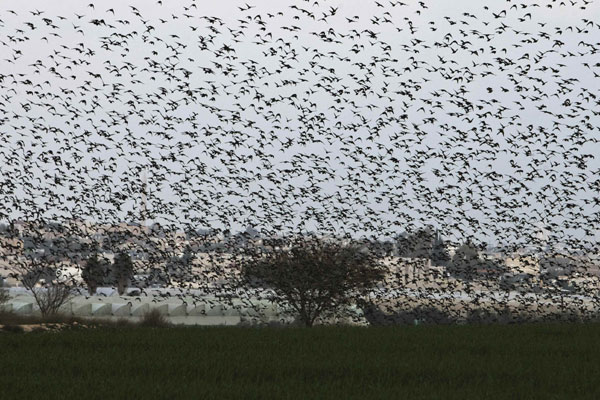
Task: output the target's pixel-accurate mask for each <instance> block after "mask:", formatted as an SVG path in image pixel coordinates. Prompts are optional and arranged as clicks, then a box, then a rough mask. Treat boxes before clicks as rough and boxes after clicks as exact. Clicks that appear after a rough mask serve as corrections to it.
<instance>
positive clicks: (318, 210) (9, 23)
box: [0, 0, 600, 243]
mask: <svg viewBox="0 0 600 400" xmlns="http://www.w3.org/2000/svg"><path fill="white" fill-rule="evenodd" d="M247 3H248V4H250V5H251V6H254V7H253V8H250V9H246V8H247V5H246V2H238V1H227V2H223V1H220V2H216V1H202V2H196V3H195V4H196V6H195V7H194V6H193V5H192V4H194V3H193V2H172V1H165V2H164V4H158V3H156V2H148V1H130V2H127V3H124V2H121V1H103V2H94V3H93V4H94V7H93V8H92V7H90V6H88V5H87V4H89V3H88V2H80V1H56V2H52V3H51V7H50V6H49V3H47V2H43V1H27V2H23V1H3V2H2V5H0V20H1V21H2V22H1V23H0V32H2V34H1V35H0V38H1V39H0V40H1V41H0V49H3V50H1V51H0V54H2V57H0V74H2V75H3V76H4V79H3V86H2V87H0V110H2V111H3V115H4V117H3V120H2V123H1V124H0V133H2V134H3V135H4V136H5V137H6V138H7V139H6V140H7V141H6V144H5V145H4V146H3V150H4V151H3V152H2V153H0V159H3V160H4V164H5V168H3V170H2V179H3V182H5V187H8V186H7V183H8V182H9V181H14V182H17V183H16V185H15V187H14V188H13V189H7V190H5V193H4V194H2V195H0V196H4V200H5V202H7V203H8V202H15V201H17V200H18V201H20V202H21V204H23V203H22V202H23V201H24V200H25V199H26V198H28V196H30V194H29V192H36V193H38V195H39V196H40V197H39V198H38V199H37V200H33V201H34V203H35V204H38V207H42V208H44V209H47V210H48V213H49V214H48V213H47V215H68V214H69V213H73V212H74V210H77V213H79V214H81V215H83V216H85V217H86V218H90V219H102V216H104V217H105V218H106V217H108V216H111V217H112V216H114V217H115V219H121V220H123V219H125V220H134V219H138V215H139V210H140V204H139V203H140V201H139V196H132V195H131V192H135V193H136V194H139V179H137V178H139V176H140V173H139V171H138V170H137V169H136V168H139V169H142V168H146V169H147V170H148V182H149V189H150V192H151V193H150V194H149V196H148V201H149V203H150V204H149V207H148V208H149V211H150V212H151V214H152V215H151V218H150V219H151V220H166V221H168V220H171V221H173V222H175V223H177V222H179V223H181V222H184V221H191V223H193V224H194V225H196V226H198V225H203V226H204V227H206V226H209V225H211V226H212V225H214V226H225V225H231V226H232V227H233V229H234V230H237V229H240V228H242V227H243V226H246V225H247V224H254V225H257V226H263V225H266V226H269V227H270V228H273V229H276V230H277V226H278V225H279V226H280V229H284V228H285V227H287V226H297V225H298V224H302V221H304V222H305V227H306V228H307V229H309V230H310V229H314V230H327V229H329V228H330V229H332V230H339V229H341V228H342V227H343V226H345V227H346V228H347V229H348V230H349V231H351V233H352V234H363V233H373V232H375V233H380V234H383V235H388V234H392V233H394V232H399V231H403V230H404V229H406V228H407V227H408V228H409V229H410V228H412V227H414V226H422V225H424V224H432V225H434V226H436V227H439V228H440V229H441V230H442V231H443V232H445V233H447V234H448V235H451V236H453V237H454V238H455V239H457V240H460V238H461V236H465V235H476V236H478V237H481V238H484V239H485V240H486V241H488V242H492V243H496V242H504V241H507V240H508V241H519V240H522V239H524V241H527V237H526V236H523V235H524V233H523V227H527V226H529V227H530V228H531V231H533V230H535V229H537V228H536V227H541V226H545V227H548V225H549V224H551V223H556V224H559V226H561V231H560V232H554V234H556V237H555V238H554V240H559V239H560V238H563V239H564V238H568V237H570V236H571V235H574V236H576V237H586V238H587V239H586V240H597V239H598V238H599V236H598V234H597V229H596V228H597V227H598V226H599V225H600V219H599V211H598V207H597V206H596V207H594V206H593V202H592V199H593V198H594V197H597V196H598V188H599V185H598V183H597V179H598V173H599V171H600V161H599V160H598V158H591V157H589V158H585V157H584V158H583V160H584V161H583V162H580V163H579V164H578V163H577V160H581V158H580V157H581V156H582V155H586V154H589V155H595V154H600V151H599V150H600V146H599V145H598V143H597V142H593V141H591V140H587V139H590V138H597V137H598V127H599V126H600V124H599V118H598V114H597V112H594V110H598V109H600V108H599V106H598V105H597V104H595V101H597V100H598V98H594V97H592V96H597V95H598V94H600V93H599V89H600V84H599V82H600V80H599V79H598V74H600V68H598V67H595V64H596V63H598V62H599V61H600V59H599V57H598V53H597V50H596V49H598V48H600V43H598V37H600V29H599V26H598V25H597V23H596V22H595V21H600V6H598V3H597V2H595V1H591V2H588V3H587V5H586V4H585V3H583V2H581V1H577V2H574V3H570V2H567V4H565V5H561V4H560V2H558V1H556V2H552V1H545V2H538V3H537V4H539V7H535V6H533V5H532V3H531V2H523V3H519V2H501V1H493V2H492V1H490V2H481V1H459V2H427V1H426V2H424V3H420V2H417V1H408V0H406V1H404V3H406V5H403V4H402V3H400V2H390V1H381V2H379V3H377V2H374V1H319V2H314V1H310V2H306V1H293V2H290V1H248V2H247ZM548 5H550V6H552V7H548ZM132 7H133V8H132ZM239 7H241V8H242V9H243V10H240V9H239ZM581 7H584V9H582V8H581ZM503 10H504V11H503ZM13 12H14V13H13ZM15 14H16V15H15ZM212 16H215V17H218V18H219V19H220V20H219V21H216V22H215V21H214V20H212V21H211V19H210V18H206V17H212ZM258 16H260V17H258ZM313 17H314V18H313ZM44 18H47V19H48V20H44ZM587 21H592V22H591V23H588V22H587ZM119 35H123V36H119ZM371 63H373V65H371ZM288 66H289V67H288ZM261 70H262V71H261ZM19 74H22V75H19ZM96 74H99V75H96ZM169 74H171V76H177V77H178V79H180V80H176V79H172V80H170V79H166V78H167V77H168V76H169ZM249 78H251V79H250V80H248V79H249ZM86 81H87V82H89V84H86ZM30 83H31V84H30ZM36 84H39V86H38V87H35V85H36ZM103 85H105V86H103ZM182 85H183V86H182ZM82 88H85V89H82ZM36 91H37V93H36ZM28 92H29V93H28ZM41 93H44V94H45V95H42V96H40V94H41ZM190 93H192V94H191V95H190ZM543 94H546V96H543ZM553 95H554V96H553ZM94 96H97V97H96V98H94ZM186 96H189V97H187V98H186ZM193 96H194V97H193ZM294 96H295V97H294ZM523 96H525V98H524V97H523ZM191 97H193V100H191V99H190V98H191ZM265 100H266V101H269V100H279V101H270V102H269V103H268V104H264V101H265ZM578 102H579V103H578ZM261 107H262V108H261ZM465 107H466V108H467V109H471V110H472V111H469V112H465V111H464V110H465ZM547 112H552V114H548V113H547ZM278 114H279V116H277V115H278ZM124 115H127V120H125V119H123V118H122V116H124ZM557 115H560V118H559V117H557ZM28 117H29V118H30V119H28ZM586 124H589V127H588V126H586ZM355 126H358V128H356V129H354V128H353V127H355ZM22 127H25V129H22ZM53 127H54V128H59V129H60V130H61V131H56V130H54V131H52V128H53ZM40 128H48V129H50V131H43V130H40ZM578 128H579V129H582V131H583V133H581V135H583V138H584V139H586V140H584V141H582V142H580V143H578V144H577V143H574V141H576V140H577V136H573V135H574V132H577V129H578ZM36 132H38V133H36ZM40 132H43V134H40ZM186 132H200V136H199V137H197V138H194V137H193V134H191V135H190V134H188V133H186ZM461 132H462V133H461ZM165 133H166V134H167V135H170V136H164V134H165ZM527 134H530V135H531V137H529V138H527V137H526V136H527ZM80 135H81V137H82V138H81V139H78V138H77V137H78V136H80ZM36 136H37V138H36ZM523 137H525V138H523ZM274 138H277V139H274ZM346 139H347V140H346ZM553 139H555V141H554V142H551V141H552V140H553ZM19 140H23V143H24V145H25V146H24V147H25V149H24V150H20V149H19V145H18V141H19ZM284 143H290V145H289V146H285V145H284ZM487 143H492V145H488V144H487ZM548 143H549V145H548ZM34 144H36V145H34ZM494 144H495V145H496V147H494ZM103 145H105V147H102V146H103ZM215 149H216V150H215ZM257 149H261V150H260V151H259V152H258V153H257ZM509 149H510V150H509ZM27 150H30V151H31V153H30V155H29V156H25V154H27ZM211 150H215V156H214V158H212V157H211V156H210V152H211ZM511 150H512V151H511ZM48 151H53V154H54V155H56V154H58V155H59V157H60V159H61V160H62V161H67V160H70V166H67V165H64V164H63V163H59V162H57V160H55V159H52V158H49V159H48V160H47V161H44V157H43V154H46V155H48ZM135 151H137V152H138V154H132V152H135ZM231 151H233V153H228V152H231ZM15 152H16V153H21V156H22V157H24V158H23V159H22V160H20V161H19V162H16V163H12V162H11V161H7V158H10V157H11V156H13V155H14V154H15ZM172 153H175V154H176V159H175V160H173V159H172V160H170V161H166V160H163V159H162V158H164V157H167V158H168V156H169V154H172ZM232 154H233V155H232ZM261 154H263V157H262V158H261V156H260V155H261ZM249 156H253V158H252V159H250V158H249ZM79 157H81V158H79ZM111 157H113V159H112V160H111ZM198 157H200V158H198ZM240 157H241V158H242V160H240V159H239V158H240ZM244 157H248V158H247V159H246V158H244ZM294 157H296V158H294ZM152 159H154V160H155V161H156V162H157V166H152V164H151V160H152ZM195 159H198V162H197V163H196V162H194V161H193V160H195ZM95 160H101V163H100V164H102V165H103V168H106V170H102V168H101V169H99V170H93V168H92V167H93V166H94V165H97V164H99V163H98V162H97V161H95ZM394 160H398V161H397V162H396V161H394ZM34 161H35V162H37V164H36V163H35V162H34ZM292 161H295V163H293V164H292V163H291V162H292ZM382 162H384V164H381V163H382ZM393 165H396V167H397V168H395V167H393ZM532 165H533V166H535V167H536V168H537V171H538V172H535V171H534V172H532V169H531V168H530V166H532ZM192 166H193V168H192ZM444 166H446V168H447V169H444ZM82 167H87V168H89V171H87V172H86V171H85V170H82V169H81V168H82ZM111 168H114V171H112V170H111ZM320 168H325V170H323V171H322V172H319V169H320ZM292 169H294V170H296V171H299V172H297V173H296V172H294V173H292V172H285V171H286V170H292ZM25 170H28V171H31V172H32V175H31V176H30V177H28V178H26V179H29V180H30V181H31V182H32V185H33V187H34V188H35V190H29V189H28V188H27V187H26V185H25V184H24V183H23V180H22V179H25V178H20V179H21V181H20V180H19V179H16V180H15V175H16V174H17V173H19V172H24V171H25ZM309 170H310V171H314V172H313V173H314V177H313V179H312V182H311V179H309V176H313V173H309V172H308V171H309ZM43 171H49V172H47V173H48V174H49V175H50V176H52V178H48V177H45V176H44V173H43ZM77 171H78V172H77ZM410 171H412V172H414V174H407V173H406V172H410ZM436 171H437V172H436ZM171 172H172V173H171ZM462 173H464V174H466V176H467V179H462V178H461V174H462ZM528 173H529V174H530V175H529V176H530V179H528V180H525V179H524V178H525V177H526V176H527V174H528ZM103 174H105V175H107V178H106V179H105V180H104V181H99V179H100V178H101V175H103ZM177 174H179V175H177ZM269 174H273V175H277V176H278V177H279V179H281V182H278V181H277V179H271V178H270V177H267V175H269ZM494 174H499V175H498V176H495V175H494ZM577 174H580V175H577ZM56 177H58V181H57V180H56V179H55V178H56ZM207 177H219V178H221V179H209V181H207V180H206V179H208V178H207ZM134 178H136V179H135V180H134ZM417 178H423V179H424V180H423V181H419V180H418V179H417ZM69 180H71V184H69ZM57 182H58V183H57ZM309 182H310V184H309ZM516 182H521V184H522V186H523V188H520V189H519V185H521V184H519V183H516ZM70 185H72V186H73V187H74V189H73V188H71V189H70V188H69V186H70ZM485 185H487V186H485ZM570 185H573V187H574V188H572V187H571V186H570ZM313 188H316V189H315V190H316V191H317V192H312V190H313ZM44 190H46V192H44ZM118 191H120V192H122V193H124V194H125V195H127V197H129V200H126V201H124V202H123V205H122V210H123V212H120V213H115V214H112V211H114V204H112V203H110V202H108V201H105V200H108V199H109V198H111V197H112V198H114V193H115V192H118ZM73 193H75V194H76V195H73ZM256 193H258V194H260V195H262V196H263V197H264V198H262V199H261V196H258V195H257V194H256ZM70 195H73V199H71V200H69V196H70ZM553 196H554V197H553ZM75 198H79V199H85V201H86V202H89V204H82V202H81V201H79V203H80V205H79V206H77V203H78V201H77V200H75ZM92 198H93V201H92ZM556 199H559V200H556ZM556 201H557V202H556ZM34 203H32V204H34ZM190 204H193V206H191V205H190ZM242 205H245V206H246V208H244V207H242ZM434 206H435V208H434ZM571 206H572V207H571ZM34 208H35V207H34V206H33V205H32V206H31V207H29V209H30V210H33V209H34ZM234 208H235V209H236V212H235V213H234V214H235V215H230V214H228V212H229V211H231V210H232V209H234ZM97 209H100V210H104V211H100V214H101V216H99V215H97V214H98V212H96V215H94V211H93V210H97ZM562 210H567V211H569V210H570V211H574V214H572V215H568V214H566V213H565V212H562ZM559 211H560V212H559ZM127 212H128V213H129V215H127V214H126V213H127ZM307 213H308V214H307ZM21 214H22V213H21ZM187 214H190V215H189V216H188V215H187ZM321 214H329V215H332V217H331V218H330V219H329V220H328V221H325V222H319V221H317V220H318V216H319V215H321ZM18 215H20V213H19V212H18V211H8V210H5V211H4V216H5V217H8V216H10V217H12V218H15V217H16V216H18ZM307 215H308V216H307ZM311 215H312V216H313V217H310V216H311ZM286 217H289V218H290V219H289V220H287V221H286V220H285V218H286ZM465 217H467V218H472V219H473V220H472V221H470V220H468V219H465ZM511 221H517V222H516V223H513V222H511ZM565 221H571V223H573V227H572V228H569V227H567V226H565ZM368 223H372V224H373V225H372V227H369V225H368ZM515 227H517V228H518V229H517V228H515ZM582 227H586V228H588V229H591V230H592V232H591V236H590V235H589V234H586V233H584V232H583V231H582V230H581V229H582ZM498 229H500V230H501V232H502V233H500V234H497V233H494V231H495V230H498ZM549 230H550V231H553V230H554V231H555V230H556V229H555V228H549ZM561 240H562V239H561Z"/></svg>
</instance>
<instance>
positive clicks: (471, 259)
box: [447, 241, 481, 281]
mask: <svg viewBox="0 0 600 400" xmlns="http://www.w3.org/2000/svg"><path fill="white" fill-rule="evenodd" d="M480 265H481V259H480V258H479V251H478V249H477V247H476V246H475V245H474V244H473V243H471V242H469V241H467V242H466V243H464V244H462V245H461V246H460V247H459V248H458V249H456V252H455V253H454V256H453V257H452V262H451V263H450V265H449V266H448V268H447V270H448V272H450V273H451V274H452V275H454V276H456V277H457V278H460V279H464V280H468V281H470V280H473V279H474V278H475V275H476V274H477V267H479V266H480Z"/></svg>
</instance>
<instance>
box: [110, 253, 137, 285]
mask: <svg viewBox="0 0 600 400" xmlns="http://www.w3.org/2000/svg"><path fill="white" fill-rule="evenodd" d="M112 273H113V277H114V281H115V283H116V285H117V291H118V292H119V295H120V296H122V295H123V294H124V293H125V290H126V289H127V286H128V285H129V283H130V281H131V278H133V261H131V257H130V256H129V254H127V253H126V252H124V251H121V252H119V253H118V254H117V255H116V257H115V259H114V261H113V265H112Z"/></svg>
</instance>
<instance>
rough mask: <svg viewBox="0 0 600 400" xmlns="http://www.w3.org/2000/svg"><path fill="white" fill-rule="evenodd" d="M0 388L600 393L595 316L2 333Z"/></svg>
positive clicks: (11, 392) (69, 394)
mask: <svg viewBox="0 0 600 400" xmlns="http://www.w3.org/2000/svg"><path fill="white" fill-rule="evenodd" d="M0 349H1V350H0V352H1V353H0V354H1V361H0V376H1V378H0V379H1V381H0V399H29V398H31V399H233V398H235V399H325V398H327V399H329V398H331V399H338V400H343V399H534V398H535V399H569V398H573V399H598V398H600V324H587V325H583V324H579V325H566V324H565V325H558V324H555V325H551V324H545V325H496V326H467V325H465V326H456V325H454V326H404V327H371V328H356V327H335V326H334V327H325V326H323V327H316V328H312V329H307V328H239V327H228V328H226V327H210V328H200V327H194V328H190V327H186V328H183V327H181V328H180V327H177V328H141V327H135V328H132V327H102V328H97V329H87V330H86V329H75V330H68V331H63V332H44V333H28V334H22V333H21V334H19V333H2V334H0Z"/></svg>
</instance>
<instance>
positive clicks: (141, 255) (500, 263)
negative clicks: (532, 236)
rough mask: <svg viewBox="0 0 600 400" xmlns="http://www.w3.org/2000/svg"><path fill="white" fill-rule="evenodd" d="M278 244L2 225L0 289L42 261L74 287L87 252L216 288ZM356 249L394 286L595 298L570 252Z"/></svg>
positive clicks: (410, 242) (414, 240) (147, 231)
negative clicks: (371, 256) (376, 262)
mask: <svg viewBox="0 0 600 400" xmlns="http://www.w3.org/2000/svg"><path fill="white" fill-rule="evenodd" d="M279 239H281V238H264V237H261V235H260V234H259V232H258V231H257V230H256V229H254V228H252V227H248V228H247V229H246V230H245V231H242V232H238V233H236V234H230V235H226V234H225V235H224V234H222V233H217V232H216V231H215V232H211V231H209V230H199V231H195V232H188V233H185V232H181V231H173V230H166V229H163V228H161V226H160V225H158V224H153V225H151V226H145V225H143V224H140V223H120V224H118V225H110V224H98V223H91V222H88V221H83V220H74V221H72V222H71V223H70V224H68V226H65V225H63V224H59V223H52V222H49V223H46V224H45V225H44V226H42V225H40V224H39V223H37V224H36V223H31V222H26V221H22V220H17V221H13V222H12V223H11V224H10V225H7V224H0V277H1V278H2V285H4V286H13V287H14V286H20V283H19V280H18V279H17V278H16V277H15V274H14V267H15V266H16V265H24V263H25V264H26V263H27V262H31V260H35V259H39V258H43V257H44V255H46V256H48V257H46V260H47V261H51V262H52V263H53V265H55V266H57V269H58V270H60V271H61V272H60V274H59V275H60V276H62V277H69V278H71V279H72V280H73V281H74V282H81V281H82V277H81V271H82V265H83V264H84V263H85V261H86V260H87V258H88V257H89V256H90V254H91V253H92V252H96V253H97V254H98V255H99V257H100V258H101V259H103V260H105V261H106V262H112V261H113V260H114V257H115V254H116V253H117V252H118V251H126V252H127V253H128V254H129V256H130V257H131V259H132V261H133V263H134V265H135V275H134V279H133V281H132V282H131V284H130V286H132V287H169V286H183V284H184V283H185V278H186V277H185V276H181V275H179V276H175V275H177V273H178V272H177V271H176V268H175V267H174V266H176V265H181V260H185V262H186V263H189V265H190V269H189V271H191V272H192V274H191V275H193V276H202V277H203V279H205V280H206V281H210V282H211V283H212V284H217V285H218V284H220V283H223V282H224V280H225V279H226V278H225V277H224V276H220V273H222V272H224V271H227V270H228V265H229V264H230V263H232V262H234V261H235V257H237V255H236V254H237V253H239V249H240V248H244V247H245V246H246V247H247V246H249V245H252V246H262V247H268V246H277V245H278V243H279V242H278V240H279ZM330 239H331V240H337V239H335V238H330ZM340 240H342V239H340ZM343 240H345V241H346V243H349V242H350V240H349V239H343ZM359 244H360V245H361V246H365V247H368V248H369V249H370V250H372V251H375V252H376V254H377V255H378V257H379V258H380V259H381V260H382V261H383V262H384V263H385V264H387V265H388V266H389V267H390V271H391V273H392V274H393V277H394V278H395V280H394V282H396V283H397V284H399V285H400V284H401V285H407V286H415V287H419V286H423V285H426V284H431V282H436V281H441V280H459V281H460V280H462V281H466V280H468V281H470V282H472V283H473V284H474V285H478V284H479V285H480V286H482V287H490V284H493V287H494V288H499V287H501V286H502V284H504V285H505V286H506V285H508V286H507V287H510V288H513V289H522V290H525V291H536V290H544V289H557V290H561V291H570V292H578V291H585V292H586V293H590V290H592V291H593V292H594V293H596V292H598V290H600V257H598V254H597V252H591V251H588V252H586V251H583V252H582V251H579V252H571V253H570V254H569V255H568V256H566V255H557V254H555V253H552V252H549V251H548V250H547V249H542V250H540V249H539V248H538V249H537V250H536V249H535V248H533V247H532V248H521V249H517V250H516V251H512V252H506V251H504V250H503V249H499V248H484V249H479V248H476V247H474V246H472V245H469V244H468V243H466V244H461V245H451V244H449V243H445V242H444V240H443V238H442V236H441V235H440V234H439V232H436V231H433V230H431V229H423V230H421V231H418V232H416V233H414V234H413V235H407V234H406V233H403V234H400V235H398V237H397V238H396V240H389V241H376V242H373V241H371V242H369V241H362V242H360V243H359ZM460 263H462V264H465V265H466V264H468V265H466V266H468V267H471V268H470V270H469V271H468V274H464V273H463V274H461V273H460V272H461V264H460ZM465 265H462V266H463V267H464V266H465ZM463 270H464V268H463ZM462 272H464V271H462ZM52 278H53V277H50V279H52ZM169 278H174V279H169ZM175 278H176V279H175ZM203 283H204V284H206V283H207V282H203ZM188 284H189V285H188ZM188 284H186V285H185V286H186V287H194V284H191V282H188ZM195 285H196V286H199V285H201V284H200V283H198V282H196V283H195Z"/></svg>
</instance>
